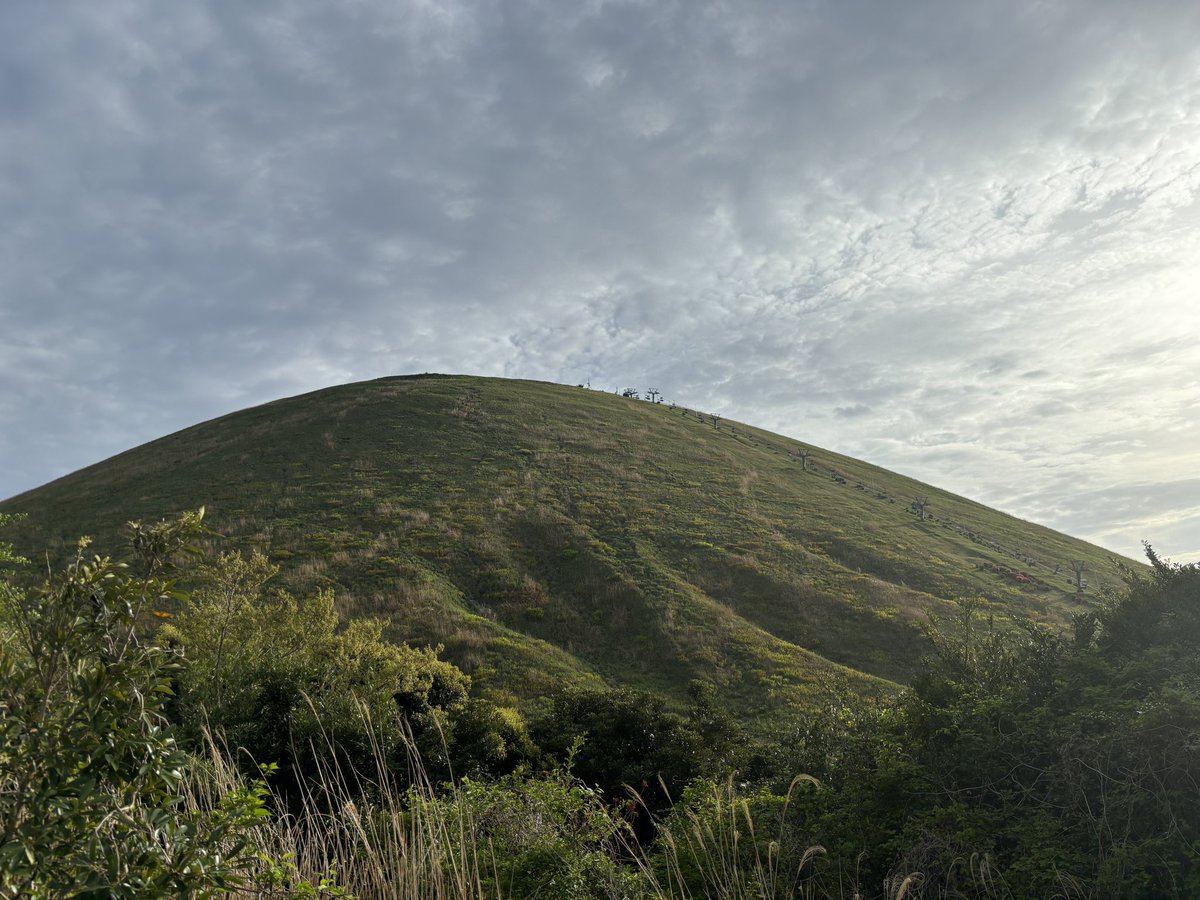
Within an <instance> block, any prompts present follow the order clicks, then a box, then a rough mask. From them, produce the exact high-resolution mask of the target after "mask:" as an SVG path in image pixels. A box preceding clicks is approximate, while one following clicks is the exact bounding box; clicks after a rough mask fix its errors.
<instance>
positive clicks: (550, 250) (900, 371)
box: [0, 0, 1200, 561]
mask: <svg viewBox="0 0 1200 900" xmlns="http://www.w3.org/2000/svg"><path fill="white" fill-rule="evenodd" d="M1198 194H1200V4H1197V3H1195V0H1180V2H1153V0H1149V2H1139V3H1129V2H1127V0H1120V2H1102V0H1080V2H1067V0H1059V2H1041V0H1038V2H1033V0H1029V2H1026V0H995V2H962V0H947V2H903V3H897V2H892V0H873V2H856V0H830V2H802V0H789V2H779V3H769V2H754V0H737V2H734V0H730V2H725V3H719V2H712V3H709V2H697V0H686V2H685V0H680V2H623V0H613V2H604V0H596V2H588V3H573V2H566V0H545V2H542V3H530V2H521V0H491V2H453V0H450V2H442V0H438V2H428V0H420V2H405V0H378V2H377V0H344V2H332V0H255V2H253V3H240V2H218V0H207V2H206V0H190V2H187V3H163V2H158V0H153V2H152V0H105V2H103V3H97V2H94V0H79V2H57V0H56V2H55V3H53V4H50V3H46V2H45V0H4V2H3V3H0V497H4V496H9V495H12V494H15V493H18V492H20V491H22V490H25V489H28V488H31V487H34V486H36V485H38V484H41V483H43V482H45V481H47V480H49V479H51V478H54V477H57V476H59V475H62V474H65V473H67V472H69V471H72V470H74V469H76V468H79V467H81V466H84V465H87V464H89V463H92V462H95V461H98V460H100V459H102V458H104V457H107V456H110V455H112V454H113V453H116V452H118V451H120V450H123V449H126V448H128V447H131V446H134V445H137V444H140V443H142V442H144V441H147V440H149V439H152V438H154V437H158V436H160V435H163V434H166V433H169V432H171V431H175V430H177V429H179V428H182V427H185V426H187V425H190V424H193V423H195V422H197V421H200V420H203V419H208V418H212V417H213V416H217V415H220V414H223V413H226V412H231V411H234V410H236V409H240V408H243V407H246V406H250V405H253V404H257V403H261V402H265V401H268V400H272V399H276V398H278V397H281V396H286V395H291V394H296V393H299V392H302V391H306V390H311V389H315V388H319V387H324V386H327V385H332V384H338V383H342V382H347V381H357V380H362V379H367V378H374V377H377V376H381V375H389V374H404V373H411V372H425V371H431V372H462V373H476V374H484V375H504V376H511V377H518V378H538V379H548V380H552V381H559V382H566V383H570V384H575V383H579V382H584V381H587V380H589V379H590V381H591V383H592V384H593V386H596V387H602V388H606V389H609V390H611V389H613V388H615V387H624V386H627V385H630V386H636V387H639V388H646V387H657V388H658V389H660V390H662V391H663V392H664V394H665V396H666V397H667V398H668V399H672V400H676V401H678V402H680V403H686V404H687V405H690V406H695V407H700V408H703V409H710V410H712V411H715V412H720V413H723V414H725V415H727V416H730V417H734V418H737V419H741V420H743V421H746V422H750V423H753V424H756V425H761V426H763V427H767V428H772V429H775V430H778V431H782V432H784V433H786V434H789V435H792V436H795V437H797V438H799V439H802V440H805V441H810V442H812V443H816V444H819V445H822V446H825V447H828V448H830V449H834V450H838V451H840V452H844V453H848V454H851V455H855V456H860V457H863V458H865V459H867V460H869V461H871V462H874V463H877V464H879V465H883V466H886V467H889V468H893V469H896V470H899V471H901V472H904V473H906V474H910V475H914V476H916V477H918V478H921V479H923V480H925V481H928V482H931V483H933V484H935V485H938V486H939V487H944V488H947V489H950V490H953V491H956V492H958V493H961V494H965V495H967V496H970V497H972V498H975V499H978V500H980V501H982V502H984V503H987V504H989V505H992V506H996V507H999V508H1000V509H1003V510H1005V511H1008V512H1011V513H1015V514H1017V515H1020V516H1022V517H1024V518H1027V519H1031V520H1034V521H1038V522H1042V523H1045V524H1048V525H1050V526H1053V527H1055V528H1059V529H1061V530H1063V531H1066V532H1068V533H1071V534H1074V535H1077V536H1079V537H1083V538H1086V539H1089V540H1092V541H1095V542H1097V543H1099V544H1101V545H1103V546H1106V547H1109V548H1111V549H1113V550H1115V551H1118V552H1121V553H1124V554H1127V555H1132V556H1138V555H1140V550H1139V544H1140V541H1141V540H1143V539H1147V540H1149V541H1151V543H1153V544H1154V545H1155V547H1156V549H1158V550H1159V551H1160V552H1161V553H1162V554H1164V555H1166V556H1169V557H1172V558H1173V559H1176V560H1180V561H1184V560H1192V559H1196V558H1200V465H1198V463H1200V409H1198V407H1200V385H1198V383H1197V380H1198V376H1200V302H1198V299H1200V298H1198V293H1200V292H1198V290H1197V286H1198V285H1200V281H1198V277H1200V196H1198Z"/></svg>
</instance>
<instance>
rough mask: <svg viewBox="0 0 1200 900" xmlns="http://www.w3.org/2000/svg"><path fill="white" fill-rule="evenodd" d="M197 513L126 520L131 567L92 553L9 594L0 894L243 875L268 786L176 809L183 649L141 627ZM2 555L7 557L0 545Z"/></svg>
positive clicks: (195, 529) (152, 888)
mask: <svg viewBox="0 0 1200 900" xmlns="http://www.w3.org/2000/svg"><path fill="white" fill-rule="evenodd" d="M200 522H201V514H189V515H185V516H183V517H181V518H180V519H179V520H177V521H175V522H164V523H161V524H159V525H152V526H142V525H140V524H138V523H133V524H132V525H131V532H132V534H131V538H132V543H133V546H134V549H135V552H136V556H135V559H134V561H133V563H132V564H130V565H129V566H125V565H121V564H117V563H114V562H113V561H112V560H111V559H109V558H107V557H99V556H96V557H92V558H91V559H88V558H85V556H84V548H85V547H86V542H80V545H79V550H78V553H77V554H76V557H75V559H74V560H73V561H72V562H71V563H70V564H69V565H68V566H67V567H66V569H65V571H63V572H60V573H56V574H53V575H52V576H51V578H50V579H49V581H48V582H47V583H46V584H45V585H44V586H42V587H41V588H40V589H39V590H37V591H34V592H32V593H25V592H18V591H15V590H11V589H10V590H8V592H7V598H6V600H7V601H8V602H9V604H10V607H9V610H8V611H9V614H10V616H9V622H10V627H11V629H12V631H11V632H10V634H11V639H10V640H9V641H6V642H5V644H4V645H3V647H0V895H4V896H21V897H51V896H64V895H68V894H69V895H71V896H94V897H147V896H168V895H170V896H185V895H193V894H197V895H199V894H210V893H213V892H216V891H220V890H223V889H225V888H228V887H231V886H234V885H236V884H238V883H239V871H240V868H241V866H242V864H243V863H244V862H245V860H246V859H247V858H248V857H249V856H250V855H251V854H252V849H253V848H252V847H251V846H250V845H249V842H248V831H249V829H250V827H251V826H252V825H253V824H254V823H255V822H257V820H258V819H260V818H261V817H262V816H264V815H265V814H266V813H265V809H264V806H263V788H262V785H261V784H252V785H250V786H249V787H248V788H246V789H244V790H240V791H236V792H233V793H230V794H228V795H227V796H226V797H224V798H223V799H222V800H221V801H220V802H219V804H217V806H216V807H215V808H213V809H211V810H209V811H208V812H206V813H192V812H188V811H187V810H185V808H184V805H183V798H182V795H181V789H182V779H183V771H184V768H185V765H186V757H185V755H184V753H183V752H182V751H181V750H180V748H179V747H178V746H177V744H176V743H175V740H174V738H173V737H172V735H171V732H170V730H169V729H168V727H167V722H166V719H165V716H164V712H163V707H164V703H165V701H166V699H167V697H168V696H169V694H170V684H171V680H172V678H173V677H175V676H176V675H178V673H179V672H180V671H181V667H182V661H181V660H180V658H179V656H178V655H177V654H175V653H173V652H171V651H169V650H166V649H164V648H162V647H160V646H158V645H156V644H154V643H150V642H147V641H145V640H144V639H143V637H142V636H141V635H140V634H139V631H138V627H137V626H138V622H139V620H140V618H141V617H142V616H143V614H145V613H147V612H149V611H151V610H152V609H154V608H155V607H156V606H157V605H158V604H161V603H162V602H163V601H164V600H165V599H166V598H167V597H168V596H170V595H172V593H173V583H172V581H171V579H170V575H171V573H172V569H173V561H174V559H175V558H176V556H177V555H178V554H180V553H183V552H186V551H189V550H190V549H192V548H191V547H190V542H192V541H194V540H195V538H196V537H197V536H198V535H199V534H200V532H201V526H200ZM0 555H4V556H7V558H8V561H11V558H12V554H11V553H5V552H3V551H0Z"/></svg>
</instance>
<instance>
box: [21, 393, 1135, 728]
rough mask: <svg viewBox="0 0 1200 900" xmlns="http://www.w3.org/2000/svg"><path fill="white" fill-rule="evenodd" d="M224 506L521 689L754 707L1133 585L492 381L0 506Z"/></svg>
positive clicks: (374, 406) (690, 416) (117, 467)
mask: <svg viewBox="0 0 1200 900" xmlns="http://www.w3.org/2000/svg"><path fill="white" fill-rule="evenodd" d="M798 430H801V429H798ZM200 505H204V506H206V507H207V509H208V516H209V521H210V522H211V523H212V524H213V527H215V528H216V529H218V530H219V531H220V532H221V533H222V534H223V535H224V536H225V540H224V541H222V542H221V544H222V546H224V547H226V548H230V547H244V548H257V549H261V550H262V551H263V552H265V553H267V554H268V555H269V556H270V557H272V559H274V560H275V561H276V562H278V563H280V564H281V566H282V567H283V572H284V574H283V579H284V582H285V584H286V585H287V586H288V587H289V588H292V589H293V590H298V591H306V590H311V589H312V588H313V587H331V588H333V589H334V590H335V592H336V596H337V601H338V606H339V610H340V612H341V613H342V615H343V616H359V615H376V616H385V617H387V618H388V619H389V620H390V622H391V626H390V629H389V635H390V636H391V637H392V638H393V639H394V640H398V641H407V642H420V643H431V644H441V645H443V646H444V653H445V656H446V657H447V658H449V659H450V660H452V661H453V662H455V663H457V664H458V665H460V666H461V667H463V668H464V669H465V670H466V671H467V672H469V673H470V674H472V675H473V676H474V679H475V683H476V686H477V687H478V688H479V689H480V690H482V691H483V692H484V693H487V694H490V695H492V696H494V697H499V698H512V697H517V698H530V697H535V696H538V695H540V694H543V693H545V692H548V691H550V690H552V689H554V688H556V687H560V686H562V685H564V684H585V683H589V682H593V683H598V682H599V681H600V680H603V681H606V682H609V683H613V684H625V685H629V686H634V687H639V688H648V689H652V690H656V691H660V692H662V693H664V694H665V695H666V696H668V697H671V698H674V699H676V700H679V699H682V698H683V697H684V696H685V693H686V689H687V686H688V684H689V683H690V682H691V681H692V680H693V679H701V680H704V681H707V682H709V683H711V684H713V685H714V686H715V687H716V688H717V691H718V695H719V696H720V697H722V699H723V700H724V701H725V702H726V703H728V704H729V705H731V706H732V707H734V708H736V709H738V710H739V711H740V713H742V714H743V715H746V716H751V715H755V714H757V713H759V712H765V711H768V710H770V709H771V708H773V707H777V706H778V705H779V704H781V703H785V702H795V701H802V700H803V699H804V697H805V695H806V694H807V693H808V692H809V691H810V690H811V689H812V687H813V685H814V684H816V683H818V682H820V681H822V680H823V679H828V678H830V677H833V678H844V679H848V680H849V681H850V682H852V683H854V684H856V685H858V686H859V687H862V688H864V689H868V690H870V689H878V690H886V689H887V687H888V685H889V684H890V683H895V682H903V681H906V680H907V679H909V678H910V677H911V676H912V675H913V674H914V671H915V667H916V666H917V665H918V661H919V657H920V653H921V650H922V645H923V640H924V639H923V637H922V632H921V625H922V624H923V623H924V622H925V621H927V619H928V617H929V616H930V615H931V614H934V615H937V614H945V613H947V612H948V611H950V610H951V609H952V608H953V606H952V603H953V601H954V600H955V599H956V598H963V597H978V598H981V599H980V603H981V604H982V606H983V608H984V609H985V610H986V611H990V612H995V613H997V614H999V615H1000V616H1015V617H1026V618H1032V619H1035V620H1038V621H1043V622H1046V623H1049V624H1052V625H1059V626H1061V625H1065V624H1066V623H1067V622H1069V620H1070V617H1071V616H1072V614H1073V613H1075V612H1077V611H1079V610H1081V609H1083V608H1085V607H1086V606H1087V605H1088V604H1089V603H1090V601H1091V598H1092V596H1094V593H1095V592H1096V591H1097V590H1098V589H1103V588H1104V587H1108V586H1116V585H1117V584H1118V583H1119V581H1120V577H1119V570H1118V565H1117V563H1116V562H1115V561H1114V560H1113V559H1112V558H1111V555H1110V554H1109V553H1108V552H1107V551H1104V550H1102V549H1101V548H1098V547H1095V546H1092V545H1089V544H1086V543H1084V542H1082V541H1078V540H1075V539H1073V538H1070V537H1068V536H1066V535H1063V534H1060V533H1058V532H1055V531H1052V530H1050V529H1047V528H1043V527H1040V526H1037V525H1033V524H1031V523H1028V522H1025V521H1022V520H1020V519H1016V518H1014V517H1012V516H1008V515H1005V514H1002V513H999V512H997V511H995V510H992V509H988V508H986V507H984V506H982V505H980V504H978V503H974V502H972V501H970V500H967V499H964V498H962V497H959V496H955V495H953V494H949V493H947V492H945V491H940V490H938V489H937V488H935V487H932V486H930V485H926V484H922V483H919V482H917V481H914V480H912V479H909V478H906V477H904V476H900V475H897V474H895V473H892V472H889V471H886V470H884V469H881V468H878V467H876V466H872V465H870V464H868V463H865V462H862V461H859V460H855V459H852V458H849V457H846V456H842V455H839V454H837V453H834V452H831V451H829V450H825V449H822V448H820V447H816V446H813V445H811V444H807V443H804V442H802V441H799V440H795V439H793V438H788V437H783V436H781V435H778V434H772V433H770V432H766V431H762V430H760V429H757V428H754V427H751V426H749V425H745V424H743V423H741V422H736V421H731V420H729V419H720V418H717V417H714V416H711V415H708V414H705V413H703V412H701V411H698V410H693V409H687V408H684V407H680V406H674V405H668V404H664V403H660V402H648V401H645V400H639V399H634V398H630V397H622V396H615V395H613V394H608V393H602V392H598V391H592V390H588V389H585V388H578V387H569V386H563V385H556V384H548V383H543V382H531V381H515V380H506V379H493V378H476V377H466V376H444V375H425V376H410V377H396V378H384V379H379V380H376V381H370V382H364V383H359V384H350V385H344V386H340V387H334V388H328V389H325V390H320V391H316V392H313V393H309V394H304V395H302V396H298V397H292V398H288V399H285V400H278V401H275V402H273V403H268V404H265V405H262V406H258V407H254V408H252V409H247V410H243V411H241V412H237V413H233V414H231V415H228V416H224V417H222V418H219V419H215V420H212V421H210V422H205V423H202V424H200V425H196V426H193V427H191V428H187V429H185V430H183V431H180V432H177V433H175V434H172V435H169V436H167V437H164V438H161V439H159V440H156V441H152V442H150V443H148V444H145V445H143V446H141V447H138V448H136V449H133V450H130V451H127V452H125V453H122V454H120V455H118V456H115V457H112V458H111V459H108V460H106V461H104V462H101V463H98V464H96V465H93V466H90V467H88V468H86V469H82V470H80V471H78V472H75V473H73V474H71V475H68V476H66V477H64V478H61V479H58V480H57V481H54V482H51V483H50V484H47V485H45V486H43V487H41V488H37V489H35V490H33V491H29V492H27V493H24V494H21V495H19V496H17V497H14V498H11V499H10V500H8V501H5V502H4V503H3V504H0V510H3V511H5V512H25V513H28V516H29V518H28V520H27V521H26V522H25V523H24V524H22V525H21V526H19V528H18V529H17V531H16V533H15V534H14V540H15V542H16V543H17V544H18V547H19V549H22V550H24V551H26V555H30V556H32V555H35V554H37V553H39V552H40V551H41V549H42V548H45V547H47V546H49V547H51V548H53V547H56V546H57V547H60V548H61V547H64V546H70V545H71V543H72V542H73V541H74V539H75V538H76V537H78V535H80V534H92V535H95V536H96V537H97V538H98V539H99V540H100V544H101V546H112V543H111V540H110V539H112V538H114V537H115V535H116V534H117V533H118V531H119V529H120V527H121V526H122V525H123V524H124V523H125V522H126V521H128V520H130V519H157V518H160V517H162V516H168V515H172V514H175V513H177V512H179V511H181V510H185V509H191V508H195V507H198V506H200ZM1080 568H1081V569H1083V571H1084V573H1085V574H1084V575H1083V578H1085V579H1086V580H1087V584H1086V589H1085V590H1083V591H1080V590H1079V587H1080V585H1079V579H1078V578H1077V574H1076V569H1080Z"/></svg>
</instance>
